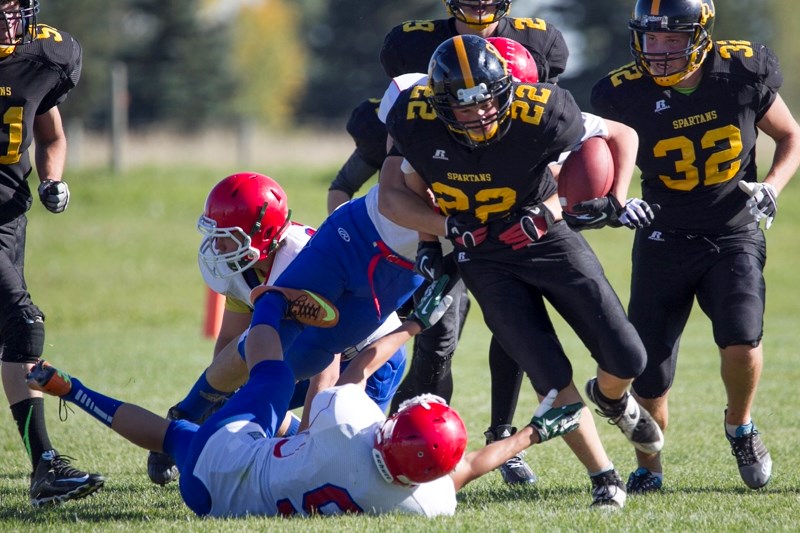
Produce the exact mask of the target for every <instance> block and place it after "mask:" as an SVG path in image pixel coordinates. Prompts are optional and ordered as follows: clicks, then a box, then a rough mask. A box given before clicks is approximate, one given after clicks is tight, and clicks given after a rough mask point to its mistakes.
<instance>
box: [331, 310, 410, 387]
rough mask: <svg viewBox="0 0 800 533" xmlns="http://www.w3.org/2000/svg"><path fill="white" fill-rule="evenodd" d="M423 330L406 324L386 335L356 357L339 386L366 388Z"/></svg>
mask: <svg viewBox="0 0 800 533" xmlns="http://www.w3.org/2000/svg"><path fill="white" fill-rule="evenodd" d="M420 331H421V328H420V326H419V324H417V323H415V322H404V323H403V324H401V325H400V326H398V328H397V329H395V330H394V331H393V332H391V333H389V334H388V335H384V336H383V337H381V338H380V339H378V340H376V341H375V342H373V343H372V344H370V345H369V346H367V347H366V348H364V349H363V350H361V351H360V352H359V353H358V355H356V356H355V357H354V358H353V360H352V361H350V364H349V365H347V368H346V369H345V370H344V372H342V375H341V376H340V377H339V382H338V383H337V384H338V385H345V384H347V383H355V384H356V385H360V386H362V387H366V384H367V379H369V377H370V376H371V375H372V374H374V373H375V372H376V371H377V370H378V369H379V368H380V367H381V366H383V365H384V363H386V361H388V360H389V359H391V357H392V355H394V353H395V352H396V351H397V350H398V349H399V348H400V347H401V346H402V345H403V344H405V343H406V342H407V341H408V340H410V339H412V338H413V337H414V335H416V334H417V333H419V332H420Z"/></svg>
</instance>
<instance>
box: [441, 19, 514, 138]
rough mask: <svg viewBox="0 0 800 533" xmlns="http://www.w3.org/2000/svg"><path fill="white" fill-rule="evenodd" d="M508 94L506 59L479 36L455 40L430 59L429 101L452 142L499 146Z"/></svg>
mask: <svg viewBox="0 0 800 533" xmlns="http://www.w3.org/2000/svg"><path fill="white" fill-rule="evenodd" d="M511 89H512V79H511V75H510V74H509V72H508V66H507V64H506V61H505V59H504V58H503V57H502V56H501V55H500V53H499V52H498V51H497V49H496V48H495V47H494V46H492V44H491V43H489V42H488V41H486V40H485V39H482V38H481V37H478V36H476V35H459V36H456V37H453V38H452V39H448V40H447V41H445V42H444V43H442V44H441V45H439V47H438V48H437V49H436V51H435V52H434V53H433V56H432V57H431V62H430V66H429V68H428V101H429V102H430V104H431V106H432V107H433V108H434V110H435V111H436V115H437V117H438V118H439V119H440V120H442V121H443V122H444V123H445V124H446V125H447V129H448V132H450V134H451V135H452V136H453V138H454V139H455V140H457V141H458V142H459V143H461V144H464V145H466V146H468V147H470V148H477V147H480V146H486V145H488V144H492V143H494V142H497V141H499V140H500V139H501V138H502V137H503V135H505V133H506V132H507V131H508V128H509V127H510V126H511V122H510V121H509V116H510V111H511V100H512V94H511Z"/></svg>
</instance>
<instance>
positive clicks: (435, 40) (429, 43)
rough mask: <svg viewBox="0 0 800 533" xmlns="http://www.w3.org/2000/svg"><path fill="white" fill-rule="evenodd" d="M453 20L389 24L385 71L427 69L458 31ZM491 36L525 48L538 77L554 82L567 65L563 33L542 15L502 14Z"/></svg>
mask: <svg viewBox="0 0 800 533" xmlns="http://www.w3.org/2000/svg"><path fill="white" fill-rule="evenodd" d="M455 20H456V19H455V18H449V19H439V20H412V21H408V22H404V23H403V24H400V25H399V26H395V27H394V28H392V30H391V31H390V32H389V33H388V34H387V35H386V37H385V38H384V40H383V47H382V48H381V55H380V59H381V64H382V65H383V70H384V71H385V72H386V75H387V76H389V77H390V78H395V77H397V76H399V75H401V74H409V73H412V72H422V73H427V72H428V63H429V62H430V59H431V56H432V55H433V52H434V51H435V50H436V47H438V46H439V45H440V44H442V43H443V42H444V41H446V40H447V39H449V38H451V37H454V36H456V35H458V32H457V31H456V25H455ZM492 37H506V38H508V39H513V40H515V41H517V42H518V43H520V44H522V45H523V46H524V47H525V48H527V49H528V51H529V52H530V53H531V55H532V56H533V59H535V60H536V68H537V70H538V71H539V81H548V82H550V83H555V82H556V81H557V80H558V76H559V75H560V74H561V73H562V72H564V69H566V68H567V57H568V56H569V50H568V49H567V43H566V42H565V41H564V36H563V35H561V32H560V31H559V30H558V29H557V28H556V27H555V26H553V25H552V24H550V23H549V22H547V21H545V20H543V19H540V18H513V17H503V18H501V19H500V21H499V23H498V25H497V28H496V29H495V33H494V35H492Z"/></svg>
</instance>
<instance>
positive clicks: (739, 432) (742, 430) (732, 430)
mask: <svg viewBox="0 0 800 533" xmlns="http://www.w3.org/2000/svg"><path fill="white" fill-rule="evenodd" d="M753 429H755V426H754V425H753V420H752V419H751V420H750V422H748V423H747V424H742V425H741V426H737V425H736V424H728V423H727V422H726V423H725V431H727V432H728V435H730V436H731V437H743V436H745V435H748V434H750V433H752V432H753Z"/></svg>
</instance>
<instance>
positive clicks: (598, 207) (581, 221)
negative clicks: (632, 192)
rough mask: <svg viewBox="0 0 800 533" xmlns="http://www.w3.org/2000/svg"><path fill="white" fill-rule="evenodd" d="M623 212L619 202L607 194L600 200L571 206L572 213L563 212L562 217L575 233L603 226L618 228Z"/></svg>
mask: <svg viewBox="0 0 800 533" xmlns="http://www.w3.org/2000/svg"><path fill="white" fill-rule="evenodd" d="M623 212H624V208H623V207H622V206H621V205H620V203H619V200H617V199H616V198H615V197H614V195H613V194H611V193H608V194H607V195H605V196H604V197H602V198H593V199H591V200H585V201H583V202H580V203H578V204H575V205H573V206H572V213H567V212H566V211H564V213H563V217H564V220H565V221H566V222H567V225H569V227H570V228H572V229H574V230H577V231H581V230H584V229H599V228H602V227H605V226H611V227H612V228H618V227H620V226H621V225H622V223H621V222H620V220H619V217H620V215H622V213H623Z"/></svg>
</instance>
